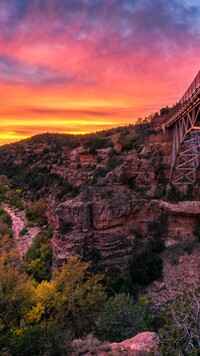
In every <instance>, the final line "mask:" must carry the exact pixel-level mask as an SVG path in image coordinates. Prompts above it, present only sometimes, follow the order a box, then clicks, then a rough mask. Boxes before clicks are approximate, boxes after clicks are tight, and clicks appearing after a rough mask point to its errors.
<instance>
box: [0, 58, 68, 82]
mask: <svg viewBox="0 0 200 356" xmlns="http://www.w3.org/2000/svg"><path fill="white" fill-rule="evenodd" d="M0 79H1V80H5V81H7V82H12V83H17V84H24V83H29V84H30V83H31V84H33V85H39V84H42V85H45V84H62V83H65V84H66V83H71V82H72V81H73V80H75V79H74V78H73V76H70V75H69V76H66V74H63V73H58V72H57V71H56V70H53V69H51V68H47V67H43V66H39V65H38V66H37V65H31V64H26V63H24V62H23V61H20V60H16V59H13V58H11V57H10V56H5V55H0Z"/></svg>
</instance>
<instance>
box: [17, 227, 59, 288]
mask: <svg viewBox="0 0 200 356" xmlns="http://www.w3.org/2000/svg"><path fill="white" fill-rule="evenodd" d="M52 258H53V255H52V249H51V245H50V241H49V236H48V232H46V233H44V232H40V233H39V234H37V235H36V237H35V238H34V240H33V243H32V245H31V246H30V247H29V248H28V251H27V253H26V255H25V257H24V260H25V262H26V265H27V272H28V273H29V274H31V275H32V276H33V277H34V278H35V279H36V280H37V281H38V282H41V281H42V280H47V281H49V280H50V278H51V267H52Z"/></svg>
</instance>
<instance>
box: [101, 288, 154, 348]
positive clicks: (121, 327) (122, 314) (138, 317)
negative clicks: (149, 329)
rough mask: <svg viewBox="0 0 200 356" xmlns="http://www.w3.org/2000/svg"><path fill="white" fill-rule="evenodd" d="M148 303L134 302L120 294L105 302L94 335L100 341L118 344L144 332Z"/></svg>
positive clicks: (131, 298) (127, 296) (126, 295)
mask: <svg viewBox="0 0 200 356" xmlns="http://www.w3.org/2000/svg"><path fill="white" fill-rule="evenodd" d="M148 304H149V302H148V301H147V300H145V301H144V300H141V301H138V302H137V303H136V302H134V299H133V297H131V296H130V295H128V294H125V293H121V294H117V295H116V296H114V297H111V298H109V299H108V300H107V302H106V303H105V306H104V310H103V312H102V313H101V314H100V317H99V321H98V326H97V329H96V334H97V336H98V337H99V339H100V340H103V341H110V342H113V341H115V342H120V341H122V340H125V339H128V338H130V337H133V336H135V335H136V334H138V333H139V332H142V331H145V330H146V325H145V315H146V312H147V308H148Z"/></svg>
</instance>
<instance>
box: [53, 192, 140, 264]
mask: <svg viewBox="0 0 200 356" xmlns="http://www.w3.org/2000/svg"><path fill="white" fill-rule="evenodd" d="M142 204H143V203H142ZM142 204H141V203H140V204H139V203H138V202H137V201H131V200H130V199H127V197H121V198H119V199H118V201H112V202H109V201H105V200H99V201H91V202H88V203H84V202H81V201H77V200H73V201H72V200H70V201H67V202H65V203H63V204H61V205H60V206H59V207H58V209H57V211H56V212H57V215H58V219H59V222H60V226H61V224H62V222H63V221H64V222H67V223H69V224H71V229H70V231H68V232H66V233H63V232H62V231H60V226H58V227H57V229H56V231H55V234H54V238H53V250H54V255H55V256H57V260H59V259H61V260H62V259H66V258H67V257H68V256H70V255H71V254H75V253H80V254H81V256H83V257H87V258H91V259H93V255H94V252H96V254H98V256H96V258H97V261H96V262H98V263H100V264H103V265H104V266H109V267H111V266H112V267H114V266H115V267H117V266H120V265H124V263H126V262H127V260H128V258H129V257H130V255H131V252H132V239H133V236H130V233H129V230H130V228H129V226H130V221H131V220H132V219H134V215H135V214H136V212H137V211H139V210H140V208H141V205H142Z"/></svg>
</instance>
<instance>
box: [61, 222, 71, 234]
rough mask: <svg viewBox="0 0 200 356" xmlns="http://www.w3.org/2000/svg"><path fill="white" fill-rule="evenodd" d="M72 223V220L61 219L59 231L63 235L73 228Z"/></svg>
mask: <svg viewBox="0 0 200 356" xmlns="http://www.w3.org/2000/svg"><path fill="white" fill-rule="evenodd" d="M72 227H73V225H72V223H71V222H70V221H64V220H60V221H59V232H60V234H61V235H65V234H67V233H68V232H70V231H71V230H72Z"/></svg>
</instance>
